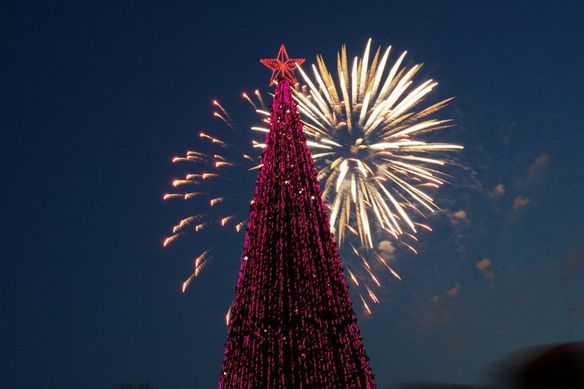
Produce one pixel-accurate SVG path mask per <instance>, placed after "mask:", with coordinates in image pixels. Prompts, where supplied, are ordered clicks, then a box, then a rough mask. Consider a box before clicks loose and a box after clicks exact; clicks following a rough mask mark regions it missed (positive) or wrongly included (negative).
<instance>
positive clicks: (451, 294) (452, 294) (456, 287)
mask: <svg viewBox="0 0 584 389" xmlns="http://www.w3.org/2000/svg"><path fill="white" fill-rule="evenodd" d="M446 294H447V295H448V297H457V296H458V295H459V294H460V284H459V283H458V282H457V283H456V285H454V287H453V288H452V289H448V290H447V291H446Z"/></svg>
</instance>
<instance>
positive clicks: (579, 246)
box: [0, 1, 584, 389]
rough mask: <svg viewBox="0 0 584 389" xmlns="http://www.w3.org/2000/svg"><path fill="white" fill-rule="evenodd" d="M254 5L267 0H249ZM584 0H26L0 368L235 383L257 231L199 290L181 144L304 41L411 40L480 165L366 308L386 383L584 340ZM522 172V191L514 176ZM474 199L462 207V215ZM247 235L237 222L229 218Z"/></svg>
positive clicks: (20, 378)
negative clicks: (173, 182)
mask: <svg viewBox="0 0 584 389" xmlns="http://www.w3.org/2000/svg"><path fill="white" fill-rule="evenodd" d="M250 3H251V2H250ZM583 11H584V10H583V9H582V7H581V6H579V5H577V2H564V3H561V2H555V3H554V5H553V6H552V5H551V3H549V5H540V4H534V2H511V1H504V2H467V1H448V2H441V3H440V4H438V2H406V3H404V2H399V3H398V2H390V1H382V2H378V3H364V4H358V3H357V2H343V1H335V2H330V3H326V2H322V3H318V4H311V3H309V4H302V2H300V1H292V2H287V3H284V4H280V3H277V2H254V4H243V3H239V4H230V3H229V2H206V3H204V4H203V3H202V2H175V3H173V4H169V3H168V2H165V3H162V2H161V3H159V4H156V3H153V2H105V1H101V2H71V3H69V4H67V3H66V2H60V5H58V6H57V5H51V4H49V2H37V3H34V2H12V4H4V5H3V7H2V12H1V13H0V17H1V20H0V30H1V34H2V35H1V45H2V60H1V62H0V63H1V64H0V67H1V72H0V74H1V75H0V79H1V80H2V85H1V96H2V100H1V104H2V115H1V116H0V126H1V130H2V154H1V162H2V163H1V167H2V176H3V181H4V185H3V190H2V208H3V212H2V215H3V233H2V245H1V246H0V247H1V248H0V250H1V260H2V264H1V266H0V299H1V311H0V312H1V316H0V344H1V345H2V347H1V351H0V377H2V378H1V380H2V382H0V386H2V387H5V388H10V389H12V388H33V387H42V388H48V389H52V388H54V389H68V388H71V389H77V388H87V389H94V388H95V389H97V388H110V387H113V386H114V385H115V384H117V383H119V382H121V381H123V380H140V379H146V378H149V379H151V380H153V381H155V382H157V383H158V384H159V386H160V387H161V388H169V389H182V388H194V387H197V388H207V387H214V386H215V385H216V378H217V375H218V372H219V369H220V363H221V358H222V353H223V343H224V340H225V332H226V328H225V325H224V313H225V311H226V309H227V307H228V306H229V304H230V302H231V299H232V296H233V293H234V288H235V282H236V276H237V269H238V266H239V264H238V260H239V250H240V247H241V241H240V240H238V239H236V238H233V239H232V240H230V241H229V245H227V246H228V247H226V248H225V249H224V250H223V251H222V256H223V257H222V258H216V259H215V261H214V262H213V263H212V264H210V265H209V266H208V268H207V269H206V270H205V274H204V275H202V276H201V277H200V278H198V279H197V280H196V282H195V283H193V285H192V287H191V289H190V291H189V292H188V293H186V294H181V293H180V292H179V284H180V282H181V281H182V280H183V279H184V278H185V275H186V274H188V270H189V265H190V264H189V259H190V257H191V256H192V254H193V252H194V251H196V250H198V249H200V248H201V247H204V245H208V244H213V243H217V242H218V241H219V242H222V240H221V239H223V237H222V236H219V235H212V234H211V235H207V237H206V238H205V239H208V240H209V242H202V243H196V244H200V247H199V246H198V247H195V249H196V250H193V248H191V247H185V246H184V245H183V246H182V247H179V248H178V249H175V250H163V249H162V248H161V245H160V242H161V239H162V237H163V236H165V234H166V233H167V231H168V227H169V226H171V225H172V223H173V222H174V220H175V219H176V217H177V216H178V214H177V212H176V211H177V210H176V209H173V208H172V207H169V206H168V205H167V204H165V203H163V202H162V201H161V194H162V193H164V192H165V191H166V190H167V188H168V183H169V180H170V179H171V178H172V177H173V174H175V172H174V171H173V169H172V166H171V165H170V163H169V158H170V156H171V155H174V154H176V153H178V152H181V151H184V150H185V149H187V148H189V147H191V146H192V145H193V144H195V142H196V141H197V139H196V137H195V134H196V133H197V132H198V130H200V129H201V128H204V127H206V126H210V125H212V123H213V122H212V121H211V119H210V117H209V109H210V107H209V102H210V99H211V98H213V97H221V98H223V99H224V100H226V101H227V102H230V103H231V104H230V105H231V106H234V107H238V106H241V105H238V104H239V98H238V95H239V93H240V92H241V91H242V90H244V89H247V90H250V89H253V88H255V87H265V86H266V84H267V82H268V80H269V76H270V74H269V72H268V71H267V70H266V69H265V68H263V67H262V66H261V65H259V64H258V58H262V57H266V56H271V55H272V54H275V52H276V50H277V47H278V45H279V44H280V43H281V42H285V43H286V45H287V47H288V49H289V52H290V54H291V55H292V56H304V57H306V58H307V60H308V61H310V62H312V61H314V56H315V55H316V53H322V54H324V55H325V58H327V59H328V60H329V61H333V60H334V54H335V52H336V50H337V49H338V48H339V47H340V44H341V43H347V44H348V47H349V50H350V52H351V53H354V54H357V53H360V52H361V50H362V47H363V45H364V43H365V42H366V40H367V38H368V37H372V38H373V39H374V44H376V45H384V46H385V45H388V44H393V45H394V46H395V47H396V48H397V49H398V50H408V51H409V52H410V60H412V61H419V62H424V63H425V64H426V67H425V69H424V71H423V72H422V73H423V75H424V76H427V77H433V78H435V79H437V80H438V81H439V82H440V85H439V87H438V89H437V90H436V92H435V96H434V97H435V98H445V97H449V96H456V97H457V99H456V101H455V103H454V104H452V105H451V106H450V107H449V108H448V109H447V111H446V113H447V114H448V115H449V116H451V117H453V118H454V119H455V120H456V123H457V125H458V126H457V127H456V128H455V129H453V130H450V132H449V133H448V136H449V137H450V139H452V140H457V141H460V142H463V143H464V144H465V146H466V148H465V150H464V152H463V153H462V154H461V155H460V157H459V162H460V164H461V165H463V166H465V168H458V170H456V171H455V172H454V175H455V177H456V180H455V184H454V185H453V186H451V187H449V188H448V189H446V190H445V191H444V193H443V205H444V206H445V212H444V214H443V215H440V216H437V217H436V218H435V219H434V220H432V224H433V225H434V227H435V230H436V232H435V233H433V234H427V235H424V236H423V237H422V242H421V243H420V255H418V256H407V255H405V254H404V256H403V257H402V258H397V259H396V260H397V261H400V264H401V268H402V276H403V278H404V281H403V282H402V283H399V284H397V283H393V284H391V286H390V287H388V288H387V290H386V291H385V292H384V294H385V296H384V298H383V302H382V303H381V304H380V305H379V306H377V307H376V310H375V313H374V315H373V316H371V317H364V316H363V315H360V325H361V330H362V334H363V337H364V341H365V344H366V347H367V350H368V354H369V356H370V358H371V364H372V367H373V370H374V372H375V374H376V377H377V382H378V385H379V386H380V387H382V388H383V387H387V386H389V385H391V384H395V383H399V382H411V381H445V382H465V383H473V382H481V381H483V380H484V376H483V374H484V371H485V369H487V368H488V366H489V364H490V363H492V362H494V361H496V360H498V359H500V358H502V357H503V356H505V355H506V354H508V353H510V352H513V351H515V350H517V349H520V348H524V347H528V346H531V345H535V344H542V343H552V342H562V341H569V340H579V339H580V340H581V339H582V338H584V324H583V323H584V287H583V285H584V244H583V239H584V227H583V225H582V223H581V222H582V220H584V206H583V205H582V202H581V200H582V197H583V195H584V184H583V183H584V169H583V166H584V157H583V154H582V147H583V146H584V135H583V131H584V119H583V116H582V115H581V111H582V108H581V106H582V89H583V87H584V82H583V79H584V78H583V75H582V67H583V64H584V54H583V49H584V44H583V42H584V40H583V39H582V37H583V36H584V31H583V28H582V23H581V18H580V15H582V13H583ZM497 185H502V187H499V188H500V189H501V188H504V189H505V190H504V193H502V192H503V191H501V190H499V191H498V192H496V191H495V187H496V186H497ZM461 211H463V212H461ZM230 239H231V238H230Z"/></svg>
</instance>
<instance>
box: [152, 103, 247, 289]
mask: <svg viewBox="0 0 584 389" xmlns="http://www.w3.org/2000/svg"><path fill="white" fill-rule="evenodd" d="M212 104H213V106H214V107H215V109H216V110H215V111H214V112H213V114H212V115H213V117H214V118H215V119H217V120H219V121H220V122H222V123H223V124H224V126H222V127H219V128H215V129H214V130H209V131H201V132H199V134H198V136H199V148H200V149H199V150H197V151H193V150H189V151H187V152H186V153H184V155H179V156H175V157H173V158H172V163H173V164H176V165H179V166H180V167H182V168H183V170H184V175H183V177H181V178H177V179H174V180H173V181H172V184H171V185H172V192H170V193H165V194H164V195H163V199H164V200H172V201H180V200H183V201H186V200H191V201H189V208H191V207H193V208H194V207H196V208H197V209H201V210H202V211H204V212H202V213H200V214H196V215H191V216H188V217H185V218H183V219H181V220H179V221H178V222H177V223H176V225H174V226H173V227H172V233H171V234H170V235H169V236H168V237H167V238H165V239H164V241H163V246H164V247H166V246H169V245H170V244H172V243H174V242H175V241H177V240H178V239H180V238H181V237H183V236H186V235H188V234H190V233H195V234H197V233H204V231H206V230H208V229H212V228H220V229H222V230H230V231H235V232H242V231H243V229H244V227H245V225H246V223H247V212H246V211H247V210H248V206H247V205H248V204H249V199H250V198H251V196H252V194H253V193H252V191H253V184H254V177H255V174H252V173H250V172H253V171H254V170H256V169H257V168H258V167H259V156H258V155H257V152H256V151H255V150H254V149H253V148H251V147H250V150H249V151H248V152H244V151H242V150H241V149H240V148H239V147H237V146H235V144H245V143H249V132H248V131H245V132H242V131H241V130H240V129H238V128H237V126H236V123H235V121H234V120H233V119H232V118H231V115H230V114H229V112H228V111H227V110H226V109H225V108H224V107H223V106H222V105H221V103H219V101H217V100H213V102H212ZM220 132H223V134H219V133H220ZM220 137H221V138H220ZM238 138H241V139H238ZM224 139H228V140H229V141H227V140H224ZM201 150H204V152H203V151H201ZM241 177H243V180H242V179H241ZM242 181H243V183H244V187H243V188H242V187H241V184H242ZM245 184H248V185H247V187H249V188H247V187H246V185H245ZM193 201H194V202H193ZM246 204H247V205H246ZM211 257H212V256H211V248H206V249H205V251H204V252H203V253H202V254H200V255H199V256H197V257H196V258H195V259H193V267H192V269H193V271H192V274H191V275H190V277H188V279H187V280H186V281H185V282H184V283H183V285H182V291H183V292H184V291H186V289H187V287H188V286H189V285H190V283H191V282H192V280H193V279H194V278H195V277H197V276H198V275H199V274H200V272H201V271H202V270H203V268H204V267H205V266H206V265H207V263H208V262H209V260H210V259H211Z"/></svg>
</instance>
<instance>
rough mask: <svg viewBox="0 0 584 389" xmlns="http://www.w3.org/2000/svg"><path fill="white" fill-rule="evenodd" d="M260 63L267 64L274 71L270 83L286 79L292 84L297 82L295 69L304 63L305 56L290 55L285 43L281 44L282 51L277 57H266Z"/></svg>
mask: <svg viewBox="0 0 584 389" xmlns="http://www.w3.org/2000/svg"><path fill="white" fill-rule="evenodd" d="M260 63H261V64H262V65H264V66H266V67H267V68H268V69H270V70H271V71H272V78H271V79H270V85H272V84H277V83H278V81H280V80H282V79H284V80H288V81H290V82H291V83H292V84H296V78H294V70H295V69H296V68H297V67H298V65H302V64H303V63H304V58H293V59H290V58H289V57H288V52H287V51H286V47H285V46H284V44H282V46H280V51H278V55H277V56H276V58H269V59H268V58H264V59H260Z"/></svg>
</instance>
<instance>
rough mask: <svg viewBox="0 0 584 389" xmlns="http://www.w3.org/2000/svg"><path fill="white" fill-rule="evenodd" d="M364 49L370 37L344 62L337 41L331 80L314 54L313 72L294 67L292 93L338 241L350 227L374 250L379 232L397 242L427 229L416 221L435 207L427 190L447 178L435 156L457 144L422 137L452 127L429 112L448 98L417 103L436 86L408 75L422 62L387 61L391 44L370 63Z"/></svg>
mask: <svg viewBox="0 0 584 389" xmlns="http://www.w3.org/2000/svg"><path fill="white" fill-rule="evenodd" d="M370 49H371V40H369V42H368V43H367V46H366V47H365V51H364V53H363V57H362V58H359V57H355V58H354V59H353V62H352V65H351V67H350V68H349V63H348V58H347V50H346V47H345V46H343V47H342V50H341V52H340V53H338V56H337V74H336V78H334V77H333V76H332V74H331V73H330V72H329V71H328V69H327V66H326V64H325V62H324V60H323V58H322V57H320V56H318V57H317V65H316V66H315V65H312V67H311V68H312V74H313V75H312V77H311V76H310V75H309V74H307V73H306V72H304V71H303V70H302V69H299V70H300V73H301V75H302V79H303V80H304V82H305V86H303V87H302V88H301V89H299V90H298V91H297V93H296V99H297V103H298V108H299V111H300V113H301V115H302V117H303V119H304V120H303V121H304V131H305V133H306V134H307V137H308V139H309V140H310V141H311V142H310V143H311V144H313V145H315V144H316V145H318V147H319V150H318V151H316V150H315V151H314V154H313V158H314V160H315V163H316V165H317V169H318V178H319V181H320V182H321V183H322V184H323V186H324V191H323V196H324V197H325V201H326V202H327V204H329V205H330V218H331V225H332V227H333V229H334V230H335V231H336V235H337V239H338V243H339V245H342V244H343V241H344V239H345V236H346V235H347V232H355V231H356V234H357V235H358V237H359V240H360V242H361V244H362V245H363V246H366V247H368V248H373V247H374V241H375V240H376V238H380V239H382V238H383V234H384V233H388V234H390V235H391V236H392V237H393V238H395V239H396V240H398V239H401V240H403V239H402V238H403V236H404V235H405V234H408V233H409V234H415V233H416V232H417V228H418V227H422V228H427V226H426V225H422V224H421V223H419V222H417V221H416V220H418V219H420V216H422V217H423V216H424V215H427V214H428V213H433V212H435V211H436V210H438V206H437V205H436V204H435V202H434V200H433V198H432V197H431V195H430V194H429V191H430V190H434V189H437V188H439V187H440V186H441V185H443V184H444V182H445V180H444V177H445V174H444V173H442V171H441V170H440V169H441V168H443V167H444V166H445V165H446V164H447V161H446V160H444V159H441V158H439V157H436V154H438V153H439V152H447V151H453V150H458V149H462V146H459V145H454V144H449V143H442V142H429V141H427V140H426V138H427V134H428V133H431V132H435V131H438V130H441V129H445V128H448V127H450V126H451V121H450V120H447V119H443V120H439V119H433V118H428V117H429V116H430V115H431V114H433V113H435V112H436V111H439V110H440V109H441V108H443V107H444V106H445V105H446V104H447V103H448V102H449V101H450V99H446V100H443V101H440V102H438V103H436V104H433V105H430V106H423V105H422V102H423V101H424V98H425V97H427V96H428V94H429V93H430V92H431V91H432V90H433V88H434V87H435V86H436V85H437V82H435V81H433V80H425V81H421V82H417V81H415V80H414V77H415V76H416V74H417V73H418V72H419V70H420V69H421V67H422V65H419V64H417V65H413V66H411V67H406V66H402V64H403V62H404V59H405V56H406V52H404V53H402V54H401V55H399V57H398V58H397V60H395V62H393V64H391V63H390V60H389V58H390V53H391V46H390V47H388V48H387V49H386V50H385V51H384V53H383V55H381V48H378V49H377V51H376V52H375V54H374V55H373V59H372V60H371V61H370Z"/></svg>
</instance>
